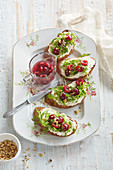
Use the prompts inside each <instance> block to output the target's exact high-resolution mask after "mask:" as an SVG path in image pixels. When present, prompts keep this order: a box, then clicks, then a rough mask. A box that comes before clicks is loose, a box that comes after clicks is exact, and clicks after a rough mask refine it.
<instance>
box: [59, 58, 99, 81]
mask: <svg viewBox="0 0 113 170" xmlns="http://www.w3.org/2000/svg"><path fill="white" fill-rule="evenodd" d="M90 58H92V59H93V60H95V59H94V58H93V57H90ZM69 59H71V58H68V59H67V60H69ZM62 62H63V60H62V61H59V62H58V63H57V73H58V74H59V75H60V76H61V77H64V75H62V73H61V68H60V65H61V63H62ZM95 65H96V60H95V64H94V65H93V67H92V68H91V70H90V72H89V73H88V74H87V75H85V76H80V77H79V78H71V77H65V79H66V80H71V81H74V80H77V79H80V78H81V79H86V78H87V76H88V75H90V74H91V73H92V71H93V69H94V67H95Z"/></svg>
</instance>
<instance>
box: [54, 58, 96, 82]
mask: <svg viewBox="0 0 113 170" xmlns="http://www.w3.org/2000/svg"><path fill="white" fill-rule="evenodd" d="M95 65H96V61H95V59H94V58H93V57H89V56H85V57H76V58H68V59H64V60H62V61H59V62H58V64H57V72H58V73H59V75H60V76H62V77H64V78H65V79H66V80H72V81H73V80H77V79H78V78H82V79H85V78H86V77H87V75H89V74H91V72H92V70H93V68H94V67H95Z"/></svg>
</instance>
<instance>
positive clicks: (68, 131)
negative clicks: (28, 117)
mask: <svg viewBox="0 0 113 170" xmlns="http://www.w3.org/2000/svg"><path fill="white" fill-rule="evenodd" d="M33 121H34V123H35V125H39V126H40V127H41V128H42V130H44V131H47V132H48V133H50V134H52V135H55V136H59V137H66V136H70V135H72V134H74V133H75V132H76V129H77V122H76V121H75V120H73V119H72V118H70V117H69V116H66V115H65V114H64V113H59V112H58V111H55V110H53V109H52V108H45V107H36V108H35V110H34V112H33Z"/></svg>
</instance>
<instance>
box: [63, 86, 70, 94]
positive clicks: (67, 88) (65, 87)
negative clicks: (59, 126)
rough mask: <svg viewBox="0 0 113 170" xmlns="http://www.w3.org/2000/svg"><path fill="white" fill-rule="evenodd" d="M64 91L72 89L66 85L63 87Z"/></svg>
mask: <svg viewBox="0 0 113 170" xmlns="http://www.w3.org/2000/svg"><path fill="white" fill-rule="evenodd" d="M63 91H65V92H66V93H70V89H69V87H68V86H66V85H65V86H64V87H63Z"/></svg>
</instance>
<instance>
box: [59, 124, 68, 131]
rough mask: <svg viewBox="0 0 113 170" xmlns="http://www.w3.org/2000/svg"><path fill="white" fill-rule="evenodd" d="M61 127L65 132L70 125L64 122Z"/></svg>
mask: <svg viewBox="0 0 113 170" xmlns="http://www.w3.org/2000/svg"><path fill="white" fill-rule="evenodd" d="M61 128H62V129H63V131H64V132H65V131H67V130H68V129H69V125H68V124H67V123H63V124H62V125H61Z"/></svg>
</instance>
